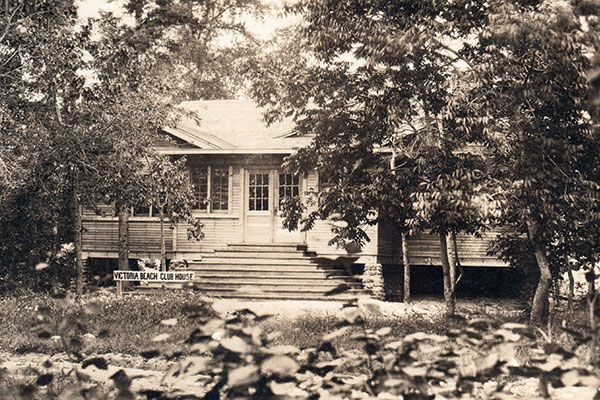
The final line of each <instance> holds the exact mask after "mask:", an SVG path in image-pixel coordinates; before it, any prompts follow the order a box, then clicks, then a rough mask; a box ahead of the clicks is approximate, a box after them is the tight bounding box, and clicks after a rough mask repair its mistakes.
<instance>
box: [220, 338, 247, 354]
mask: <svg viewBox="0 0 600 400" xmlns="http://www.w3.org/2000/svg"><path fill="white" fill-rule="evenodd" d="M221 346H223V347H224V348H226V349H227V350H229V351H232V352H234V353H241V354H245V353H248V351H249V346H248V344H247V343H246V342H245V341H244V339H242V338H240V337H238V336H233V337H230V338H225V339H223V340H221Z"/></svg>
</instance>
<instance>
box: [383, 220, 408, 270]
mask: <svg viewBox="0 0 600 400" xmlns="http://www.w3.org/2000/svg"><path fill="white" fill-rule="evenodd" d="M377 230H378V232H377V261H378V262H379V263H381V264H402V238H401V237H400V233H398V231H397V230H396V229H395V227H394V224H393V223H392V222H391V221H382V222H380V223H379V224H378V225H377Z"/></svg>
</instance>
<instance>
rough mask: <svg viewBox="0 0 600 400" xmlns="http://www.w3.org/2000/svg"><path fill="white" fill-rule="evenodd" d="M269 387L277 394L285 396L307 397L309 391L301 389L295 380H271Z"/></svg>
mask: <svg viewBox="0 0 600 400" xmlns="http://www.w3.org/2000/svg"><path fill="white" fill-rule="evenodd" d="M269 388H270V389H271V391H272V392H273V394H274V395H275V396H284V398H303V399H305V398H307V397H308V396H309V393H308V392H306V391H304V390H302V389H300V388H299V387H297V386H296V384H295V383H294V382H286V383H278V382H275V381H271V382H269Z"/></svg>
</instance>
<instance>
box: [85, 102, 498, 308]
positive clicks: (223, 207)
mask: <svg viewBox="0 0 600 400" xmlns="http://www.w3.org/2000/svg"><path fill="white" fill-rule="evenodd" d="M182 107H184V108H185V109H187V110H189V111H192V112H194V113H195V115H196V116H197V118H192V117H190V116H186V117H183V118H182V120H181V121H180V123H179V124H178V126H177V127H176V128H166V129H165V134H166V135H168V136H170V138H171V139H172V140H170V141H165V142H164V143H163V144H161V145H160V146H159V148H158V150H159V152H161V153H163V154H170V155H185V156H186V157H187V160H188V164H189V171H190V176H191V179H192V181H193V182H194V184H195V187H196V191H197V196H198V199H207V200H208V201H207V202H199V204H200V205H199V207H198V209H197V210H194V216H196V217H199V218H200V219H201V222H202V224H203V225H204V227H203V232H204V235H205V237H204V239H202V240H200V241H196V240H189V239H188V235H187V227H186V226H185V225H179V226H176V227H174V228H172V229H165V235H166V243H167V258H168V259H170V260H185V262H186V264H187V265H186V267H185V268H188V269H189V270H192V271H194V273H195V280H194V285H195V286H196V287H197V288H199V289H201V290H204V291H206V293H207V294H212V295H215V296H223V297H245V298H251V299H262V298H302V299H321V298H324V295H325V294H326V293H327V292H330V291H334V292H335V289H336V288H339V287H340V285H345V287H346V288H348V289H349V290H346V291H345V292H344V293H342V294H337V298H340V297H351V296H356V295H357V294H361V293H366V294H371V295H375V296H376V297H383V295H384V293H383V290H384V287H385V286H386V282H384V281H383V277H382V272H381V271H382V269H383V267H385V270H386V274H387V275H389V274H397V275H399V276H401V275H402V265H401V263H402V257H401V256H402V255H401V243H400V237H399V235H398V234H397V233H396V232H395V230H394V228H393V226H392V225H391V224H381V223H380V224H378V225H374V226H370V227H368V229H367V233H368V235H369V238H370V241H369V242H368V243H367V244H366V245H365V246H364V247H363V248H362V249H360V251H359V252H357V253H352V254H348V253H347V252H346V250H345V249H340V248H336V247H335V246H329V245H328V242H329V240H330V239H331V237H332V233H331V226H330V225H329V224H328V223H327V221H317V223H316V224H315V226H314V228H313V229H312V230H310V231H308V232H300V231H294V232H289V231H288V230H286V229H285V228H283V226H282V217H281V215H280V212H279V210H278V208H279V201H280V200H281V199H282V198H283V197H284V196H300V197H301V198H302V199H303V200H306V199H307V198H308V197H310V196H316V193H318V191H319V189H320V185H321V182H320V179H319V174H318V171H316V170H314V171H312V172H311V173H309V174H308V175H306V176H294V175H291V174H289V173H286V172H284V171H283V170H282V168H281V164H282V162H283V159H284V158H285V157H286V156H287V155H290V154H292V153H293V152H294V151H295V150H296V149H298V148H300V147H303V146H306V145H308V144H309V143H310V141H311V140H312V138H311V137H306V136H296V135H294V134H293V124H292V122H291V121H283V122H279V123H275V124H272V125H270V126H268V127H267V126H266V124H265V123H264V122H263V118H262V112H261V110H260V109H258V108H257V107H256V106H255V105H254V103H253V102H251V101H249V100H211V101H190V102H185V103H183V104H182ZM203 203H206V204H203ZM104 211H105V212H103V213H101V214H100V215H98V214H97V213H96V212H95V211H93V210H87V209H84V212H83V228H84V229H83V250H84V257H85V258H90V259H116V258H117V249H118V218H117V217H116V216H115V215H114V214H113V212H112V210H111V208H110V207H107V208H106V209H105V210H104ZM136 211H137V212H134V214H133V215H132V216H131V217H130V224H129V249H130V258H131V259H149V258H150V259H156V258H159V257H160V233H159V232H160V224H159V219H158V216H156V215H154V214H153V212H152V209H143V210H136ZM491 238H492V236H489V237H484V238H483V239H476V238H474V237H467V236H460V237H459V240H458V242H459V255H460V260H461V264H462V265H463V266H467V267H468V266H477V267H484V266H486V267H505V266H506V265H505V264H504V263H502V262H501V261H499V260H497V259H496V258H495V257H491V256H488V255H487V250H488V246H489V242H490V240H491ZM409 261H410V263H411V265H414V266H419V265H441V261H440V255H439V243H438V239H437V237H435V236H429V235H421V236H418V237H412V238H411V239H410V240H409ZM180 265H181V264H180ZM350 272H352V273H353V274H351V273H350ZM357 273H358V275H357ZM357 277H358V278H357ZM394 290H395V288H394V287H386V288H385V291H387V292H388V293H387V294H388V295H389V294H390V292H393V291H394Z"/></svg>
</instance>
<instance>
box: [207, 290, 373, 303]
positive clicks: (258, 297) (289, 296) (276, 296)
mask: <svg viewBox="0 0 600 400" xmlns="http://www.w3.org/2000/svg"><path fill="white" fill-rule="evenodd" d="M206 295H207V296H211V297H216V298H222V299H236V300H248V301H267V300H302V301H341V302H351V301H354V300H356V299H358V298H359V297H363V296H365V293H363V292H356V293H347V294H346V293H344V294H339V293H338V294H335V295H330V296H325V295H319V294H308V293H298V292H290V293H267V294H264V293H254V294H246V293H230V292H219V291H207V293H206Z"/></svg>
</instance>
